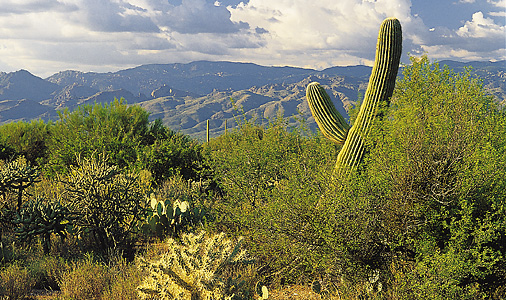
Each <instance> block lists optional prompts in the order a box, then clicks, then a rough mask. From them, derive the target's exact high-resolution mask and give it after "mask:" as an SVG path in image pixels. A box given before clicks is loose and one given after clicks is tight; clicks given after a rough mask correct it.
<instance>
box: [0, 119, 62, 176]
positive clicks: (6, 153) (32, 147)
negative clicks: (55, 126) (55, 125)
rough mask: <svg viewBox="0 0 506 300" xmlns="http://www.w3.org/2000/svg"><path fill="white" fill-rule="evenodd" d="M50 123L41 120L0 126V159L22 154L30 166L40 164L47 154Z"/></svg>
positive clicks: (43, 161)
mask: <svg viewBox="0 0 506 300" xmlns="http://www.w3.org/2000/svg"><path fill="white" fill-rule="evenodd" d="M51 126H52V123H51V122H48V123H44V121H42V120H32V121H31V122H23V121H19V122H12V123H8V124H4V125H2V126H0V159H13V158H17V157H18V156H23V157H25V158H26V160H27V161H28V162H29V164H30V165H32V166H35V165H37V166H41V165H43V164H44V163H45V162H46V159H47V155H48V145H47V143H48V140H49V137H50V136H51Z"/></svg>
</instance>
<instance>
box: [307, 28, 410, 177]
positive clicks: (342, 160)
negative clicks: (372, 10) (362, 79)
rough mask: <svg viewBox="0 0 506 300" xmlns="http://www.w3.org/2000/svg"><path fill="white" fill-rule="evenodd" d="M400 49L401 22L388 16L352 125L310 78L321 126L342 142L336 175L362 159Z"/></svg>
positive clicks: (387, 93)
mask: <svg viewBox="0 0 506 300" xmlns="http://www.w3.org/2000/svg"><path fill="white" fill-rule="evenodd" d="M401 52H402V29H401V24H400V22H399V21H398V20H397V19H395V18H387V19H385V20H384V21H383V23H382V24H381V27H380V31H379V35H378V44H377V46H376V59H375V63H374V67H373V69H372V73H371V77H370V79H369V85H368V87H367V90H366V93H365V97H364V101H363V103H362V106H361V107H360V111H359V113H358V116H357V118H356V120H355V123H354V125H353V127H351V129H349V125H348V124H347V123H346V122H345V121H344V119H343V117H342V116H341V115H340V114H339V112H337V110H336V108H335V107H334V105H333V104H332V102H331V101H330V97H329V96H328V94H327V93H326V92H325V90H324V89H323V88H322V87H321V86H320V84H319V83H317V82H313V83H310V84H309V85H308V87H307V91H306V97H307V99H308V103H309V107H310V109H311V112H312V114H313V116H314V118H315V120H316V122H317V124H318V126H319V127H320V130H321V131H322V133H323V134H324V135H325V136H326V137H328V138H329V139H331V140H332V141H334V142H336V143H339V144H343V147H342V149H341V151H340V152H339V155H338V156H337V162H336V165H335V168H334V174H335V175H338V176H347V175H348V174H349V173H350V172H351V171H353V170H355V169H356V168H357V166H358V164H359V163H360V161H361V160H362V157H363V154H364V151H365V143H366V140H367V137H368V134H369V131H370V129H371V124H372V123H373V121H374V119H375V118H376V117H377V116H378V108H379V107H380V106H382V105H385V106H388V104H389V101H390V97H391V96H392V93H393V90H394V87H395V78H396V76H397V71H398V69H399V61H400V57H401Z"/></svg>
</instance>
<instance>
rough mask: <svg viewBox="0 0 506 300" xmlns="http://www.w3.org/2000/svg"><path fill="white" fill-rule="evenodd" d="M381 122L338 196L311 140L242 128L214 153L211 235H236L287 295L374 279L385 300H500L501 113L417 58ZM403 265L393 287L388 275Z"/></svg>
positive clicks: (214, 145)
mask: <svg viewBox="0 0 506 300" xmlns="http://www.w3.org/2000/svg"><path fill="white" fill-rule="evenodd" d="M381 109H383V111H382V112H381V114H382V115H383V116H384V117H383V118H382V119H381V120H377V121H376V122H375V123H374V124H373V128H372V129H371V139H370V141H369V142H368V145H366V146H367V147H368V148H367V149H368V150H367V152H366V155H365V157H364V161H363V164H362V165H361V166H360V167H359V169H358V171H357V172H356V173H355V174H354V176H351V177H350V178H349V179H346V181H344V179H342V180H343V181H341V182H335V180H336V179H335V178H332V176H331V173H332V172H331V171H330V168H331V167H332V164H333V163H332V160H333V157H334V158H335V155H336V154H335V153H336V151H335V150H336V149H335V147H334V146H331V145H329V144H326V142H325V140H324V139H321V138H320V137H319V136H316V137H311V138H304V137H303V136H302V135H300V134H299V133H298V132H296V131H295V132H294V131H289V130H286V128H284V127H283V126H270V127H267V128H261V127H259V126H255V125H253V124H250V123H247V124H244V126H242V127H241V129H240V130H237V131H234V132H232V133H230V134H227V135H224V136H222V137H219V138H217V139H214V140H212V141H211V142H210V143H209V145H207V146H206V151H207V152H205V153H206V155H207V156H206V159H207V164H208V165H209V166H211V170H213V171H214V173H213V174H214V176H215V180H216V181H217V182H218V184H219V186H220V187H221V189H222V191H223V193H222V195H223V201H221V204H218V206H217V207H216V208H217V213H216V215H217V218H218V222H217V226H222V227H220V228H226V229H228V230H231V231H234V230H236V231H240V232H242V233H243V235H244V236H246V237H247V240H248V246H249V250H250V252H251V253H253V254H255V255H258V256H260V257H263V258H264V259H265V261H268V262H269V265H268V267H266V268H267V269H269V268H270V270H271V271H270V274H276V276H282V277H285V279H289V280H291V281H295V280H296V279H297V278H300V275H303V274H306V275H310V274H314V275H316V274H318V275H319V276H324V277H328V278H329V280H331V279H332V278H340V280H344V281H346V282H349V283H350V284H351V285H353V284H360V282H366V281H367V280H368V278H369V277H370V276H371V274H372V273H373V272H379V273H378V274H379V279H378V283H381V284H382V286H383V291H382V292H381V293H379V294H378V295H376V296H377V297H380V298H381V297H383V296H385V295H393V294H392V293H394V290H395V295H396V297H398V298H400V299H417V297H418V296H420V295H423V296H424V297H426V298H431V299H471V298H481V297H492V295H494V294H496V295H499V294H500V293H504V292H503V291H504V286H505V285H506V273H505V272H504V270H505V269H506V261H505V257H506V251H505V245H506V240H505V237H506V234H505V233H506V213H505V210H506V207H505V201H504V199H505V198H506V179H505V176H504V174H506V153H505V152H506V142H505V141H506V113H505V111H504V109H501V108H500V107H498V106H497V105H496V104H495V103H494V101H493V99H491V98H490V97H489V96H487V95H486V94H485V91H484V90H483V87H482V85H481V82H480V81H479V79H477V78H474V77H472V76H471V75H470V72H469V71H467V72H464V73H462V74H456V73H454V72H452V71H451V70H449V69H448V68H442V69H441V68H439V66H438V64H430V63H429V62H428V59H427V58H426V57H422V58H419V59H417V58H412V65H411V66H406V67H405V69H404V74H403V78H402V79H400V80H399V81H398V82H397V86H396V89H395V91H394V96H393V98H392V100H391V107H388V108H387V107H384V108H381ZM373 146H374V147H373ZM403 263H405V265H406V268H405V269H404V271H403V272H402V274H403V276H398V277H396V276H397V275H399V274H401V273H396V272H394V271H392V269H391V265H392V264H403ZM267 273H269V272H267ZM393 285H395V288H394V287H393ZM364 290H367V289H364ZM382 295H383V296H382ZM385 297H386V296H385ZM499 299H500V298H499Z"/></svg>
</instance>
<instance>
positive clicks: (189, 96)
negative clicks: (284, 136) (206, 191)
mask: <svg viewBox="0 0 506 300" xmlns="http://www.w3.org/2000/svg"><path fill="white" fill-rule="evenodd" d="M439 64H440V65H448V66H449V67H450V68H452V69H454V70H455V71H457V72H460V71H462V70H464V67H466V66H472V68H473V73H475V74H477V75H478V76H480V77H481V78H482V79H483V82H484V85H485V87H486V88H487V89H488V90H489V91H490V93H491V94H493V95H494V96H495V97H496V98H497V99H498V101H505V99H506V92H505V91H506V61H500V62H470V63H461V62H455V61H441V62H439ZM370 72H371V67H367V66H349V67H331V68H328V69H325V70H321V71H319V70H313V69H305V68H295V67H266V66H260V65H256V64H252V63H236V62H223V61H222V62H210V61H197V62H192V63H187V64H177V63H176V64H150V65H142V66H138V67H135V68H131V69H125V70H121V71H117V72H109V73H94V72H87V73H84V72H80V71H70V70H68V71H62V72H58V73H56V74H54V75H52V76H50V77H48V78H45V79H42V78H39V77H37V76H34V75H33V74H31V73H30V72H28V71H26V70H20V71H16V72H11V73H4V72H0V123H6V122H12V121H18V120H25V121H28V120H30V119H36V118H42V119H44V120H50V119H56V118H57V110H59V109H64V108H69V109H71V110H72V109H74V108H76V107H77V106H78V105H82V104H93V103H95V102H97V103H102V102H110V101H112V100H114V98H125V99H126V100H127V102H128V103H129V104H139V105H141V106H142V107H144V108H146V109H147V110H148V111H149V112H151V118H153V119H154V118H161V119H162V121H163V122H164V123H165V124H166V125H167V126H169V127H170V128H171V129H174V130H178V131H181V132H183V133H187V134H191V135H194V136H203V131H204V130H205V122H206V121H207V119H209V120H210V122H211V123H212V127H213V130H214V132H215V134H220V132H222V131H223V129H224V126H225V120H230V121H231V122H229V123H228V126H229V127H230V126H231V124H232V123H233V117H234V114H237V113H236V112H235V111H234V107H233V105H232V101H231V100H230V99H231V98H232V99H233V100H234V101H235V104H236V105H237V106H241V107H242V108H243V109H244V111H245V113H246V114H248V115H251V114H255V115H256V116H258V117H259V118H265V119H269V118H273V117H275V116H276V114H277V113H278V111H279V110H282V111H283V112H284V114H285V116H290V115H293V114H297V113H302V115H303V116H304V118H306V119H307V120H308V125H310V127H312V128H314V127H315V123H314V120H313V119H312V116H311V114H310V112H309V109H308V107H307V103H306V101H305V99H304V97H305V87H306V86H307V84H308V83H309V82H311V81H319V82H320V83H321V84H322V85H324V86H325V87H326V89H327V90H328V92H329V94H330V95H331V97H332V98H333V101H334V103H335V104H336V107H337V108H338V110H340V111H341V113H343V114H345V115H346V107H348V106H350V105H353V104H354V103H355V101H356V100H357V99H358V95H359V94H363V93H364V92H365V89H366V87H367V81H368V79H369V76H370Z"/></svg>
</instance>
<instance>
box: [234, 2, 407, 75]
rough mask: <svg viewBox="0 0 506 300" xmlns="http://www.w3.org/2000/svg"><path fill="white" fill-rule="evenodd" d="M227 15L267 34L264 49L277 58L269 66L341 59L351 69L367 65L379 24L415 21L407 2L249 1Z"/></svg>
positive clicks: (329, 61) (333, 61) (327, 63)
mask: <svg viewBox="0 0 506 300" xmlns="http://www.w3.org/2000/svg"><path fill="white" fill-rule="evenodd" d="M230 11H231V13H232V20H235V21H239V20H241V21H244V22H247V23H248V24H249V25H250V26H251V27H257V28H262V29H264V30H265V31H266V32H268V34H267V35H266V36H265V41H266V44H267V47H268V49H270V51H272V52H273V53H276V54H279V57H271V58H272V59H271V60H270V63H274V62H275V61H276V60H278V61H279V63H280V64H282V63H287V60H289V61H290V63H293V62H296V61H297V57H298V60H299V61H301V60H305V61H311V62H312V64H316V63H318V64H320V65H324V66H331V65H334V64H336V63H338V61H339V62H341V63H342V60H341V59H343V57H346V62H348V63H351V64H359V63H363V62H365V61H367V62H369V61H370V60H371V59H372V58H373V57H374V49H375V45H376V37H377V33H378V28H379V25H380V24H381V22H382V20H383V19H385V18H386V17H390V16H395V17H397V18H398V19H399V20H400V21H401V23H402V24H403V26H405V27H407V28H410V26H411V25H412V23H413V22H415V19H416V18H414V17H412V16H411V15H410V2H409V1H406V0H390V1H386V0H378V1H372V0H369V1H361V0H342V1H335V0H320V1H318V2H315V1H314V0H301V1H290V0H277V1H271V0H250V2H249V3H248V4H240V5H238V6H237V7H235V8H230ZM408 36H409V35H408ZM260 50H262V49H260ZM301 55H303V56H301ZM295 56H297V57H295ZM282 59H284V60H285V62H283V61H282ZM265 60H267V59H265Z"/></svg>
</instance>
